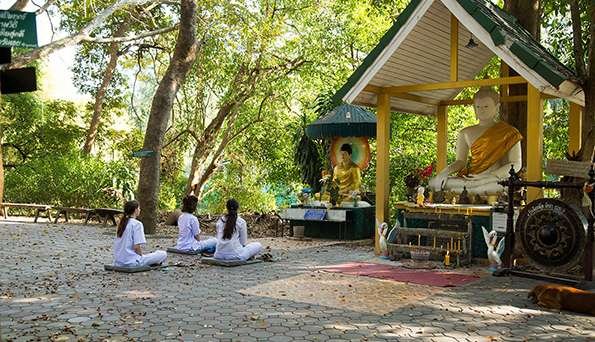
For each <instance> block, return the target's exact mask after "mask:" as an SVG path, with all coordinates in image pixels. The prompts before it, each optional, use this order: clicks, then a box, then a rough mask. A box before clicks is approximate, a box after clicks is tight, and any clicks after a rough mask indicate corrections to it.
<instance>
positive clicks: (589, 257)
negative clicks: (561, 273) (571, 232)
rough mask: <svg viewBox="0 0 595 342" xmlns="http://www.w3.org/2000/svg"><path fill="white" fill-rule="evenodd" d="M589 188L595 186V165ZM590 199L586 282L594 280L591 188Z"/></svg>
mask: <svg viewBox="0 0 595 342" xmlns="http://www.w3.org/2000/svg"><path fill="white" fill-rule="evenodd" d="M587 186H589V187H592V186H595V171H594V170H593V164H591V169H590V170H589V183H588V184H587ZM589 199H590V200H591V212H590V213H589V215H588V218H587V220H588V223H589V224H588V226H587V241H586V242H585V260H584V265H585V266H584V275H585V280H586V281H592V280H593V221H595V218H594V217H593V213H595V189H593V188H591V191H590V192H589Z"/></svg>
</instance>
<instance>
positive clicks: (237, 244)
mask: <svg viewBox="0 0 595 342" xmlns="http://www.w3.org/2000/svg"><path fill="white" fill-rule="evenodd" d="M226 207H227V215H225V216H223V217H221V218H220V219H219V221H217V224H216V226H217V247H216V249H215V255H214V257H215V259H219V260H242V261H246V260H248V259H250V258H252V257H253V256H255V255H257V254H258V253H260V252H261V251H262V245H261V244H260V243H259V242H252V243H247V242H248V225H247V224H246V221H245V220H244V219H243V218H241V217H239V216H238V209H239V208H240V204H239V203H238V201H236V200H235V199H233V198H232V199H230V200H228V201H227V203H226Z"/></svg>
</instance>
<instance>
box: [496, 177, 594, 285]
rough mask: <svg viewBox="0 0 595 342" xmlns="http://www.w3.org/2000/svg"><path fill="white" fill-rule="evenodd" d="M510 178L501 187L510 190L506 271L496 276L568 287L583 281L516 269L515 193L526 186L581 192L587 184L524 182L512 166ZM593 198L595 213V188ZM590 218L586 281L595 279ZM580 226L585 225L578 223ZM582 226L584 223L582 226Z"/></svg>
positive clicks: (585, 255)
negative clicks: (536, 280)
mask: <svg viewBox="0 0 595 342" xmlns="http://www.w3.org/2000/svg"><path fill="white" fill-rule="evenodd" d="M509 175H510V177H509V178H508V180H505V181H500V182H498V184H500V185H502V186H506V187H507V190H508V208H507V212H506V214H507V217H506V235H505V239H506V240H505V247H504V256H503V266H504V268H503V269H500V270H498V271H497V272H494V275H495V276H503V275H516V276H520V277H525V278H532V279H538V280H548V281H554V282H558V283H564V284H568V285H578V284H579V281H577V280H574V279H569V278H561V277H553V276H549V275H545V274H539V273H533V272H526V271H520V270H517V269H515V268H514V267H513V265H512V252H513V250H514V246H515V234H514V203H513V202H514V193H515V191H517V190H519V189H521V188H522V187H536V188H542V189H544V188H545V189H563V188H567V189H579V190H581V191H582V190H583V187H584V183H563V182H550V181H533V182H529V181H523V180H521V179H520V178H519V176H518V175H517V174H516V173H515V171H514V168H513V167H512V166H511V167H510V171H509ZM594 183H595V171H594V170H593V166H592V165H591V169H590V170H589V181H588V184H589V185H593V184H594ZM588 195H589V199H590V200H591V208H590V209H591V213H593V212H595V189H592V190H591V191H590V192H588ZM560 203H562V204H563V205H564V206H566V207H568V208H570V207H569V206H568V205H567V204H565V203H564V202H560ZM586 216H587V223H588V225H587V234H586V237H585V249H584V254H583V256H584V263H583V265H584V266H583V275H584V280H585V281H588V282H590V281H592V280H593V240H594V238H593V223H594V221H595V219H594V218H593V216H592V215H591V214H590V213H589V214H587V215H586ZM578 224H581V223H580V222H578ZM581 225H582V224H581Z"/></svg>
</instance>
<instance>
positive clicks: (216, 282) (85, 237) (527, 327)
mask: <svg viewBox="0 0 595 342" xmlns="http://www.w3.org/2000/svg"><path fill="white" fill-rule="evenodd" d="M108 232H110V233H111V232H112V230H108V229H106V228H102V227H100V226H81V225H54V224H28V223H22V222H21V223H10V222H3V223H1V224H0V236H1V237H0V260H2V272H0V340H1V341H30V340H33V341H36V340H40V341H47V340H55V341H102V340H110V341H128V340H139V341H258V340H262V341H279V342H281V341H345V340H351V341H377V340H391V341H414V340H415V341H420V340H428V341H465V340H469V341H523V340H540V341H541V340H548V341H567V340H568V341H588V340H593V341H595V317H588V316H583V315H578V314H572V313H566V312H562V313H559V312H550V311H545V310H542V309H540V308H538V307H536V306H535V305H533V304H532V303H530V301H529V300H528V299H527V298H526V295H527V291H528V290H529V289H530V288H531V287H532V286H534V285H535V284H537V282H535V281H531V280H527V279H521V278H493V277H489V276H485V277H482V279H481V280H479V281H477V282H474V283H472V284H470V285H467V286H464V287H457V288H432V287H426V286H420V285H410V284H402V283H396V282H390V281H383V280H377V279H370V278H364V277H352V276H345V275H338V274H328V273H324V272H320V271H318V270H316V267H319V266H323V265H330V264H337V263H342V262H347V261H365V260H367V261H369V260H373V256H372V253H371V250H370V249H369V248H348V247H345V246H338V245H329V244H328V243H319V242H309V243H304V242H295V241H293V242H291V241H290V242H288V241H287V240H281V239H263V240H261V241H262V242H263V244H264V245H268V246H271V248H272V249H273V254H274V255H275V256H276V257H278V259H279V261H277V262H274V263H262V264H257V265H249V266H243V267H239V268H231V269H229V268H219V267H214V266H208V267H206V266H202V265H200V264H199V263H198V262H197V259H196V258H194V257H191V256H177V255H170V259H169V262H170V263H174V262H182V263H184V264H185V265H186V266H187V267H170V268H167V269H164V270H161V271H152V272H148V273H140V274H132V275H126V274H119V273H108V272H104V271H103V269H102V265H103V264H104V263H110V262H111V254H110V247H111V243H112V236H111V235H108ZM174 241H175V239H174V238H157V239H153V238H150V239H148V244H149V246H148V247H149V249H155V248H163V249H165V248H166V247H167V246H169V245H173V244H174ZM302 288H303V289H304V291H299V289H302Z"/></svg>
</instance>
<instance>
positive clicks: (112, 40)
mask: <svg viewBox="0 0 595 342" xmlns="http://www.w3.org/2000/svg"><path fill="white" fill-rule="evenodd" d="M178 27H179V24H176V25H174V26H170V27H165V28H161V29H158V30H153V31H149V32H144V33H141V34H139V35H136V36H129V37H112V38H98V37H86V38H83V39H82V41H85V42H90V43H101V44H105V43H124V42H133V41H136V40H140V39H143V38H147V37H152V36H157V35H160V34H162V33H167V32H171V31H174V30H177V29H178Z"/></svg>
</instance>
